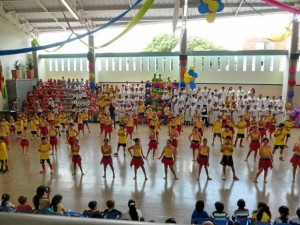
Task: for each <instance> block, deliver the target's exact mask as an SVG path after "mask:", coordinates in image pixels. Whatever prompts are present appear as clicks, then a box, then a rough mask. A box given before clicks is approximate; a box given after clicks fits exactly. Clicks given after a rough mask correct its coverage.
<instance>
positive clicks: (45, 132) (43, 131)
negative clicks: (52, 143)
mask: <svg viewBox="0 0 300 225" xmlns="http://www.w3.org/2000/svg"><path fill="white" fill-rule="evenodd" d="M40 130H41V135H42V136H48V134H49V131H48V127H40Z"/></svg>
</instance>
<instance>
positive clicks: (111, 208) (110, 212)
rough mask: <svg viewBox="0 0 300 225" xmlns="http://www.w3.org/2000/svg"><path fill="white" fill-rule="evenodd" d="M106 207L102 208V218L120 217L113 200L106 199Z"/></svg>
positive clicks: (120, 214)
mask: <svg viewBox="0 0 300 225" xmlns="http://www.w3.org/2000/svg"><path fill="white" fill-rule="evenodd" d="M106 206H107V209H105V210H104V212H103V213H104V218H105V219H120V218H121V216H122V213H121V212H120V211H119V210H116V209H115V201H114V200H108V201H107V202H106Z"/></svg>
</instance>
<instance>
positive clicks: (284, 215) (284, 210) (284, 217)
mask: <svg viewBox="0 0 300 225" xmlns="http://www.w3.org/2000/svg"><path fill="white" fill-rule="evenodd" d="M289 211H290V210H289V208H288V207H286V206H284V205H282V206H280V207H279V208H278V212H279V214H280V216H279V217H276V218H275V220H274V224H276V223H288V221H289Z"/></svg>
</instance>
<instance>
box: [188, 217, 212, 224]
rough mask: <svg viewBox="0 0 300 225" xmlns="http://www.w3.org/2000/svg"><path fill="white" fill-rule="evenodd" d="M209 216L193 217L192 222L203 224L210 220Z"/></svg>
mask: <svg viewBox="0 0 300 225" xmlns="http://www.w3.org/2000/svg"><path fill="white" fill-rule="evenodd" d="M208 220H209V218H193V219H192V221H191V223H192V224H202V223H204V222H205V221H208Z"/></svg>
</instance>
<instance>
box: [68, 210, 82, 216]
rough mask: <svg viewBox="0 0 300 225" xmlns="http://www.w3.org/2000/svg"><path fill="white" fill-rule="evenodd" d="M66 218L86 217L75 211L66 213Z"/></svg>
mask: <svg viewBox="0 0 300 225" xmlns="http://www.w3.org/2000/svg"><path fill="white" fill-rule="evenodd" d="M65 215H66V216H72V217H84V216H83V215H82V213H80V212H73V211H68V212H66V213H65Z"/></svg>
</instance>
